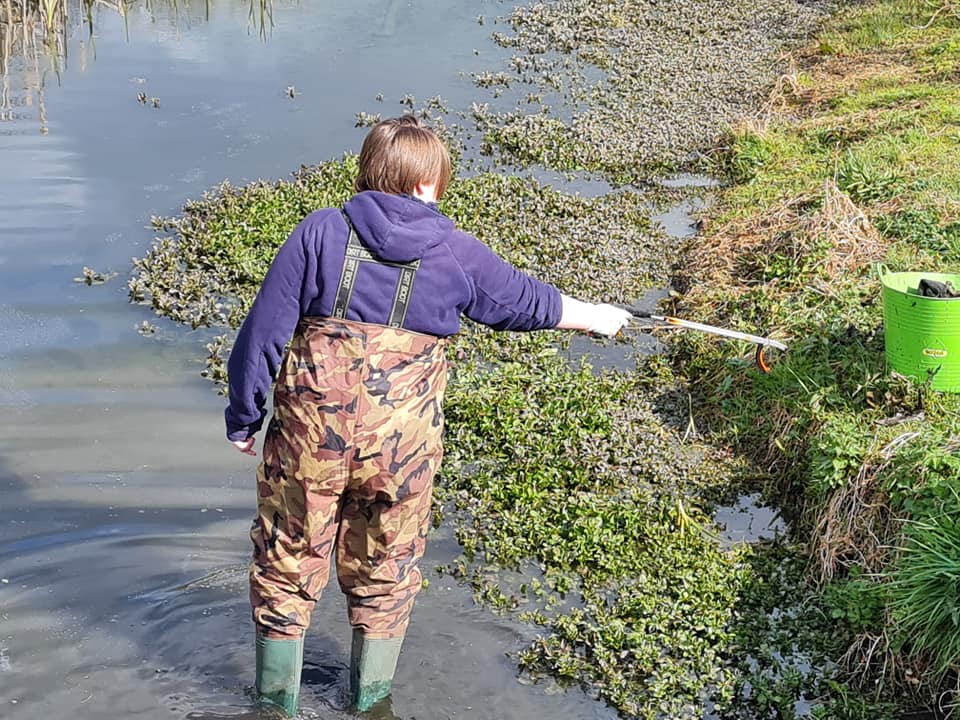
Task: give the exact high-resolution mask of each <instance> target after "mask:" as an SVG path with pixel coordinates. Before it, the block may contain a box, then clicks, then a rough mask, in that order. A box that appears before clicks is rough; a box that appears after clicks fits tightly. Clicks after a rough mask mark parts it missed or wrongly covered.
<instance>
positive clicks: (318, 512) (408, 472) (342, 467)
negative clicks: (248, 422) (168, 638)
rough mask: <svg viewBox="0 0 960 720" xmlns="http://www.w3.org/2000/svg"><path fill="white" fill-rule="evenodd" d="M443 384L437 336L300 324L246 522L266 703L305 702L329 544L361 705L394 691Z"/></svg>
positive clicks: (416, 577)
mask: <svg viewBox="0 0 960 720" xmlns="http://www.w3.org/2000/svg"><path fill="white" fill-rule="evenodd" d="M347 261H348V262H347V266H345V271H344V274H345V275H347V274H348V272H349V261H350V257H349V255H348V258H347ZM401 284H402V278H401V283H399V284H398V292H397V296H398V297H399V296H400V295H401V292H400V285H401ZM408 290H409V288H408ZM338 299H339V298H338ZM348 300H349V294H348V295H347V301H348ZM396 306H397V303H396V302H395V304H394V308H395V309H396ZM391 320H393V317H392V316H391ZM446 380H447V375H446V359H445V356H444V341H443V340H442V339H440V338H437V337H433V336H430V335H422V334H419V333H414V332H410V331H407V330H403V329H400V328H397V327H388V326H383V325H373V324H368V323H360V322H353V321H346V320H341V319H337V318H304V319H302V320H301V321H300V324H299V325H298V327H297V331H296V333H295V334H294V337H293V340H292V343H291V345H290V347H289V349H288V350H287V353H286V355H285V358H284V361H283V366H282V368H281V371H280V374H279V377H278V379H277V382H276V386H275V389H274V414H273V418H272V420H271V422H270V424H269V426H268V429H267V433H266V437H265V439H264V446H263V462H262V463H261V465H260V469H259V471H258V474H257V491H258V496H259V497H258V515H257V518H256V520H255V521H254V524H253V529H252V530H251V538H252V539H253V545H254V555H253V562H252V564H251V568H250V599H251V604H252V607H253V618H254V621H255V623H256V626H257V650H258V652H257V661H258V662H257V691H258V694H259V695H260V697H261V699H263V700H265V701H267V702H268V703H271V704H276V705H279V706H280V707H282V708H284V709H285V710H287V712H289V713H290V714H293V713H294V712H295V711H296V706H297V699H298V693H299V685H300V667H301V665H302V654H303V633H304V631H305V630H306V628H307V626H308V625H309V624H310V615H311V612H312V610H313V606H314V604H315V603H316V600H317V598H318V597H319V595H320V593H321V591H322V590H323V588H324V586H325V585H326V583H327V579H328V576H329V571H330V561H331V556H332V554H333V553H334V552H336V567H337V575H338V579H339V584H340V588H341V590H342V591H343V592H344V593H345V595H346V598H347V609H348V616H349V621H350V624H351V625H352V626H353V628H354V636H353V644H352V657H351V677H350V680H351V692H352V695H353V701H354V703H355V704H356V705H357V707H358V708H359V709H361V710H365V709H367V708H368V707H370V706H371V705H372V704H373V703H375V702H376V701H378V700H380V699H381V698H383V697H385V696H386V695H387V694H388V693H389V690H390V685H391V682H392V679H393V674H394V671H395V668H396V661H397V657H398V655H399V651H400V645H401V643H402V641H403V636H404V633H405V632H406V628H407V624H408V622H409V619H410V613H411V610H412V609H413V603H414V597H415V596H416V594H417V592H418V591H419V590H420V587H421V582H422V579H421V574H420V570H419V568H418V564H419V561H420V559H421V557H422V556H423V552H424V549H425V544H426V536H427V531H428V529H429V524H430V513H431V505H430V503H431V493H432V489H433V476H434V474H435V473H436V471H437V470H438V468H439V466H440V461H441V457H442V445H441V439H442V433H443V411H442V402H443V393H444V390H445V388H446ZM290 668H295V670H296V673H295V677H293V676H291V674H290V672H291V671H290Z"/></svg>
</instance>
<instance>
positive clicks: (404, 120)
mask: <svg viewBox="0 0 960 720" xmlns="http://www.w3.org/2000/svg"><path fill="white" fill-rule="evenodd" d="M449 182H450V153H449V152H448V151H447V146H446V145H444V143H443V140H441V139H440V137H439V136H438V135H437V134H436V133H435V132H434V131H433V130H431V129H430V128H428V127H426V126H425V125H424V124H423V123H422V122H421V121H420V119H419V118H417V117H415V116H414V115H404V116H402V117H398V118H390V119H389V120H381V121H380V122H378V123H377V124H376V125H374V126H373V129H372V130H371V131H370V132H369V133H368V134H367V137H366V138H365V139H364V141H363V147H361V148H360V173H359V174H358V175H357V179H356V181H355V182H354V188H355V189H356V191H357V192H362V191H363V190H379V191H380V192H385V193H390V194H391V195H409V194H412V193H413V190H414V188H415V187H416V186H417V185H418V184H419V183H427V184H436V186H437V199H438V200H439V199H440V198H441V197H443V193H444V192H445V191H446V189H447V185H448V184H449Z"/></svg>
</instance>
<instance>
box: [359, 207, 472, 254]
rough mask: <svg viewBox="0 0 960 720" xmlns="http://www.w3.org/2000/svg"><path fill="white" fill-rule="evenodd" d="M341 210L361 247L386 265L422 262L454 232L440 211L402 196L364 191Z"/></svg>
mask: <svg viewBox="0 0 960 720" xmlns="http://www.w3.org/2000/svg"><path fill="white" fill-rule="evenodd" d="M343 209H344V211H345V212H346V213H347V216H348V217H349V218H350V222H352V223H353V227H354V228H355V229H356V231H357V235H359V236H360V240H361V241H362V242H363V244H364V245H366V246H367V247H368V248H369V249H370V250H371V251H372V252H373V253H374V254H375V255H376V256H377V257H379V258H381V259H382V260H387V261H389V262H410V261H411V260H416V259H418V258H421V257H423V254H424V253H425V252H426V250H427V248H429V247H431V246H433V245H437V244H438V243H440V242H441V241H442V240H443V239H444V238H446V237H447V236H448V235H450V233H452V232H453V230H454V224H453V221H452V220H451V219H450V218H448V217H446V216H444V215H443V214H441V213H440V211H439V210H436V209H434V208H433V207H432V206H430V205H427V204H426V203H425V202H422V201H420V200H417V199H416V198H412V197H407V196H405V195H388V194H387V193H382V192H376V191H374V190H365V191H364V192H361V193H357V194H356V195H354V196H353V197H352V198H350V200H348V201H347V203H346V205H344V206H343Z"/></svg>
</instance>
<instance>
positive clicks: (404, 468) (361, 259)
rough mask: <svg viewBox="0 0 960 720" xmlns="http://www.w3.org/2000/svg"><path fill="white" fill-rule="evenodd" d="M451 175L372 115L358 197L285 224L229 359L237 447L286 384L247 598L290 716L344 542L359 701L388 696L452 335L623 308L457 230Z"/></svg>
mask: <svg viewBox="0 0 960 720" xmlns="http://www.w3.org/2000/svg"><path fill="white" fill-rule="evenodd" d="M449 179H450V156H449V155H448V153H447V148H446V146H445V145H444V143H443V142H442V141H441V140H440V138H439V137H438V136H437V135H436V134H435V133H434V132H433V131H432V130H430V129H429V128H427V127H425V126H423V125H422V124H421V122H420V121H419V120H418V119H416V118H414V117H413V116H409V115H408V116H405V117H401V118H394V119H391V120H384V121H383V122H381V123H379V124H378V125H376V126H375V127H374V128H373V129H372V130H371V131H370V133H369V134H368V135H367V137H366V139H365V140H364V142H363V147H362V149H361V152H360V171H359V175H358V177H357V179H356V183H355V187H356V194H355V195H354V196H353V197H352V198H351V199H350V200H349V201H348V202H347V203H346V204H345V205H344V207H343V209H342V210H341V209H334V208H331V209H325V210H318V211H316V212H314V213H312V214H310V215H309V216H308V217H307V218H306V219H304V220H303V221H302V222H301V223H300V224H299V225H298V226H297V228H296V229H295V230H294V231H293V233H292V234H291V235H290V237H289V238H288V239H287V241H286V242H285V243H284V245H283V246H282V247H281V248H280V250H279V252H278V253H277V256H276V258H275V259H274V261H273V263H272V265H271V266H270V270H269V271H268V273H267V275H266V277H265V278H264V281H263V285H262V286H261V288H260V291H259V293H258V295H257V298H256V300H255V301H254V303H253V307H252V308H251V310H250V314H249V315H248V316H247V318H246V320H245V322H244V323H243V327H242V328H241V329H240V332H239V334H238V336H237V341H236V343H235V345H234V348H233V351H232V352H231V354H230V360H229V364H228V369H229V374H230V405H229V407H228V408H227V409H226V413H225V415H226V424H227V438H228V439H229V440H230V441H231V442H232V443H233V444H234V445H235V446H236V447H237V448H238V449H239V450H240V451H241V452H244V453H247V454H249V455H255V454H256V453H255V452H254V450H253V444H254V434H255V433H256V432H257V431H259V430H260V427H261V425H262V423H263V421H264V417H265V415H266V412H265V410H264V406H265V404H266V400H267V395H268V393H269V391H270V387H271V385H272V384H273V381H274V380H276V387H275V389H274V400H273V401H274V412H273V417H272V419H271V420H270V423H269V425H268V426H267V432H266V436H265V439H264V444H263V462H262V463H261V465H260V468H259V470H258V473H257V495H258V501H259V503H258V513H257V517H256V519H255V520H254V523H253V529H252V530H251V537H252V539H253V561H252V563H251V566H250V600H251V604H252V607H253V620H254V623H255V625H256V689H257V695H258V697H259V698H260V700H261V701H262V702H264V703H267V704H270V705H276V706H279V707H280V708H282V709H283V710H285V711H286V712H287V713H289V714H291V715H293V714H294V713H295V712H296V709H297V702H298V697H299V692H300V672H301V666H302V663H303V638H304V632H305V630H306V629H307V626H308V625H309V624H310V614H311V612H312V610H313V606H314V604H315V603H316V601H317V598H318V597H319V595H320V593H321V591H322V590H323V587H324V586H325V585H326V582H327V579H328V574H329V571H330V561H331V556H332V555H333V554H334V553H336V568H337V577H338V580H339V583H340V589H341V590H342V591H343V592H344V593H345V594H346V598H347V609H348V616H349V621H350V624H351V626H352V627H353V644H352V652H351V658H350V689H351V693H352V701H353V703H354V704H355V706H356V707H357V708H358V709H360V710H366V709H368V708H369V707H371V706H372V705H373V704H374V703H376V702H377V701H379V700H380V699H382V698H384V697H386V696H387V695H388V693H389V692H390V686H391V683H392V681H393V675H394V672H395V669H396V664H397V657H398V655H399V653H400V645H401V643H402V642H403V637H404V633H405V632H406V629H407V623H408V621H409V618H410V612H411V610H412V608H413V601H414V597H415V596H416V594H417V591H418V590H420V587H421V582H422V580H421V575H420V571H419V569H418V563H419V561H420V558H421V557H422V556H423V552H424V545H425V541H426V537H427V531H428V529H429V525H430V499H431V491H432V487H433V477H434V474H435V473H436V472H437V469H438V467H439V465H440V458H441V454H442V448H441V436H442V434H443V411H442V408H441V405H442V402H443V393H444V389H445V387H446V381H447V375H446V360H445V357H444V338H446V337H448V336H450V335H453V334H454V333H456V332H457V331H458V330H459V328H460V316H461V315H466V316H467V317H469V318H471V319H472V320H475V321H477V322H480V323H484V324H486V325H489V326H490V327H493V328H496V329H500V330H537V329H542V328H568V329H579V330H585V331H588V332H593V333H598V334H602V335H614V334H616V333H617V332H618V331H619V330H620V328H621V327H622V326H623V325H625V324H626V323H627V321H628V318H629V313H628V312H627V311H625V310H622V309H619V308H616V307H613V306H611V305H606V304H602V305H594V304H590V303H584V302H580V301H578V300H575V299H573V298H570V297H567V296H565V295H561V293H560V292H559V291H558V290H557V289H556V288H555V287H553V286H551V285H548V284H546V283H543V282H540V281H539V280H536V279H534V278H532V277H529V276H528V275H525V274H524V273H522V272H520V271H519V270H517V269H516V268H514V267H512V266H511V265H509V264H508V263H506V262H504V261H503V260H502V259H500V258H499V257H498V256H497V255H495V254H494V253H493V252H492V251H491V250H490V249H489V248H487V247H486V246H485V245H483V244H482V243H481V242H480V241H479V240H477V239H476V238H474V237H472V236H470V235H468V234H466V233H464V232H461V231H459V230H457V229H456V228H455V227H454V224H453V222H452V221H451V220H450V219H448V218H447V217H445V216H444V215H443V214H441V213H440V211H439V210H438V209H437V207H436V205H435V203H436V201H437V200H438V199H439V198H440V197H441V196H442V195H443V193H444V190H446V187H447V183H448V182H449ZM291 335H292V338H293V339H292V341H291ZM288 342H290V344H289V347H288V348H287V349H286V351H284V348H285V346H287V343H288Z"/></svg>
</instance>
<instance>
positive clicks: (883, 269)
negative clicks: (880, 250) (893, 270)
mask: <svg viewBox="0 0 960 720" xmlns="http://www.w3.org/2000/svg"><path fill="white" fill-rule="evenodd" d="M874 267H876V269H877V277H879V278H880V279H881V280H883V278H884V277H885V276H886V275H889V274H890V271H889V270H888V269H887V266H886V265H884V264H883V263H881V262H878V263H877V264H876V265H875V266H874Z"/></svg>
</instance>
